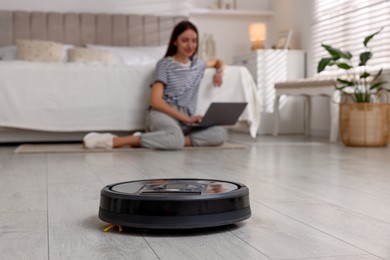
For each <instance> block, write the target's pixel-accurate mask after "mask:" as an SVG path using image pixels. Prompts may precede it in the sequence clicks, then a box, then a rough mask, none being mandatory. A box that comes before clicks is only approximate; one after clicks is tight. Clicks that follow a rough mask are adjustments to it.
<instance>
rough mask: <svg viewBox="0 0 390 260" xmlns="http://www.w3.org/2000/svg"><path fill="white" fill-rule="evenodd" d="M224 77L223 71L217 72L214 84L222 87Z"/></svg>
mask: <svg viewBox="0 0 390 260" xmlns="http://www.w3.org/2000/svg"><path fill="white" fill-rule="evenodd" d="M222 77H223V73H222V72H219V71H217V72H215V74H214V76H213V84H214V86H216V87H220V86H221V85H222Z"/></svg>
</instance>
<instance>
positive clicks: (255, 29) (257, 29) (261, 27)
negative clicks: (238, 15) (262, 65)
mask: <svg viewBox="0 0 390 260" xmlns="http://www.w3.org/2000/svg"><path fill="white" fill-rule="evenodd" d="M266 38H267V28H266V27H265V24H264V23H253V24H251V25H249V39H250V41H251V42H253V44H252V47H251V50H252V51H254V50H257V49H264V45H263V41H264V40H265V39H266Z"/></svg>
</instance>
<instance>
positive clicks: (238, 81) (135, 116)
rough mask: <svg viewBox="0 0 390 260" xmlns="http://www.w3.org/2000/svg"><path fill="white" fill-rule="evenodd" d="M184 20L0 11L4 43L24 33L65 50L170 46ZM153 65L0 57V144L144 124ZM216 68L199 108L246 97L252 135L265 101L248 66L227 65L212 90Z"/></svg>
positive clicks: (69, 138)
mask: <svg viewBox="0 0 390 260" xmlns="http://www.w3.org/2000/svg"><path fill="white" fill-rule="evenodd" d="M183 19H186V18H185V17H168V16H163V17H157V16H149V15H124V14H91V13H79V14H77V13H44V12H19V11H0V49H1V48H3V49H4V48H8V47H10V46H11V47H14V45H15V42H17V40H20V39H23V40H39V41H50V42H57V43H61V44H64V46H65V45H66V46H68V47H67V48H77V47H80V46H86V45H89V46H92V47H99V46H105V48H109V49H110V50H112V49H115V50H117V49H118V48H119V49H121V48H126V50H127V51H128V50H129V49H131V50H133V48H139V49H141V50H144V52H145V53H147V54H150V53H152V51H151V50H154V49H155V48H160V49H161V46H164V44H165V45H166V44H167V42H168V39H169V36H170V32H171V30H172V28H173V26H174V25H175V24H176V23H177V22H178V21H180V20H183ZM69 46H70V47H69ZM140 46H144V47H140ZM148 48H149V49H148ZM145 50H146V51H145ZM137 51H138V49H137ZM118 57H119V56H118ZM118 57H117V58H118ZM132 57H133V56H132ZM120 58H121V57H120ZM114 60H115V59H114ZM154 65H155V63H153V62H139V61H137V62H135V63H131V62H130V63H125V62H112V63H109V64H107V63H104V62H88V63H86V62H81V63H80V62H66V61H64V62H59V63H48V62H37V61H21V60H12V59H11V60H4V59H3V60H2V61H0V142H41V141H79V140H81V138H82V136H83V135H84V134H85V133H86V132H90V131H111V132H115V133H118V134H121V133H122V134H124V133H129V132H132V131H136V130H142V129H143V128H144V125H145V115H146V112H147V106H148V97H149V85H150V78H151V75H152V72H153V69H154ZM213 73H214V70H213V69H207V70H206V72H205V77H204V79H203V80H202V83H201V88H200V92H199V104H198V111H197V112H198V113H199V114H203V113H204V112H205V111H206V109H207V107H208V106H209V104H210V103H211V102H223V101H233V102H234V101H237V102H238V101H246V102H248V106H247V108H246V110H245V111H244V113H243V114H242V116H241V117H240V122H241V123H244V124H245V125H246V126H247V128H248V130H249V133H250V135H251V136H252V137H255V136H256V133H257V130H258V126H259V123H260V111H259V108H260V104H259V98H258V93H257V90H256V85H255V83H254V82H253V79H252V77H251V75H250V74H249V72H248V71H247V70H246V69H245V68H244V67H239V66H227V67H226V71H225V74H224V83H223V85H222V87H221V88H215V87H214V86H212V75H213Z"/></svg>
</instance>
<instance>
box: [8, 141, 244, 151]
mask: <svg viewBox="0 0 390 260" xmlns="http://www.w3.org/2000/svg"><path fill="white" fill-rule="evenodd" d="M245 148H246V146H245V145H241V144H234V143H224V144H223V145H221V146H207V147H206V146H202V147H185V148H184V149H183V150H184V151H185V150H221V149H245ZM134 151H156V150H153V149H147V148H131V147H125V148H116V149H112V150H106V149H85V148H84V147H83V145H82V144H81V143H77V144H74V143H71V144H59V143H56V144H22V145H19V146H18V147H17V148H16V149H15V151H14V153H17V154H26V153H112V152H134Z"/></svg>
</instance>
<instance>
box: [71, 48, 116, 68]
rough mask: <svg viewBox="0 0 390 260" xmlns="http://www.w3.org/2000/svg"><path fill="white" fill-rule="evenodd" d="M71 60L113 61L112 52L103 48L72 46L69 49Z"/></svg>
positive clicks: (106, 62) (108, 62)
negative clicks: (92, 48) (102, 49)
mask: <svg viewBox="0 0 390 260" xmlns="http://www.w3.org/2000/svg"><path fill="white" fill-rule="evenodd" d="M68 61H69V62H101V63H104V64H111V63H112V54H111V53H109V52H106V51H101V50H91V49H87V48H71V49H69V50H68Z"/></svg>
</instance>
